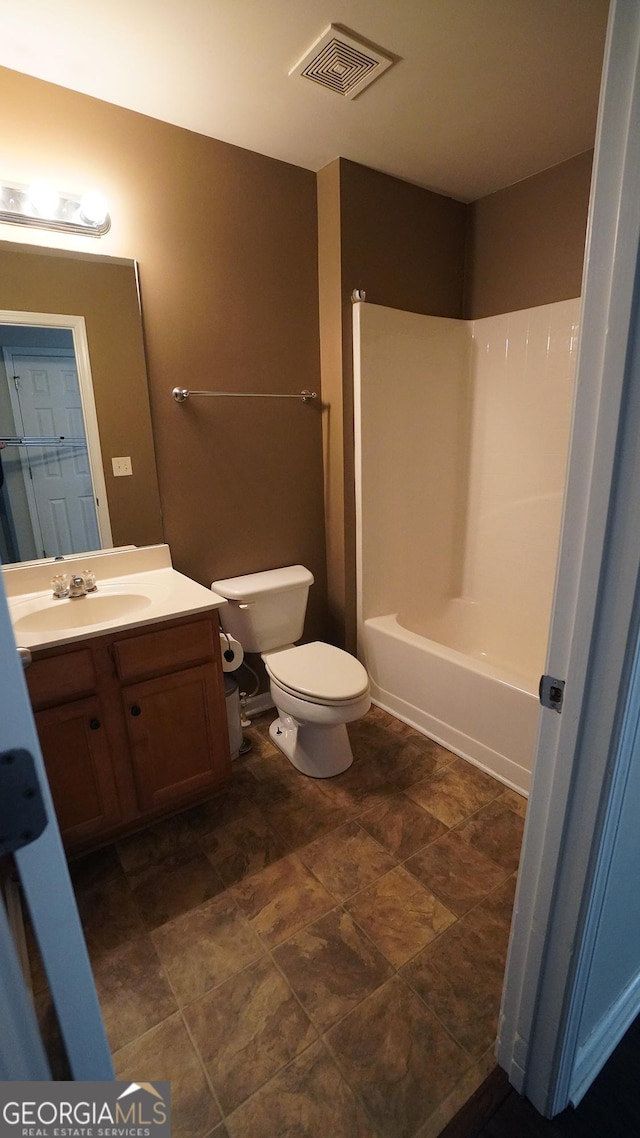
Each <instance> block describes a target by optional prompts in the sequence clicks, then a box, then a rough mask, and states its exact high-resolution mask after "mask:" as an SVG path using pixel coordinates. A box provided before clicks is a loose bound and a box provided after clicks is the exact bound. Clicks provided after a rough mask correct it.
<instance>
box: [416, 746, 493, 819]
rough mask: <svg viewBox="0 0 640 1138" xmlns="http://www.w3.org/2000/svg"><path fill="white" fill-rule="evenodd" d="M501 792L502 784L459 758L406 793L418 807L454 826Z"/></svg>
mask: <svg viewBox="0 0 640 1138" xmlns="http://www.w3.org/2000/svg"><path fill="white" fill-rule="evenodd" d="M501 790H502V785H501V783H499V782H497V780H496V779H494V778H492V777H491V775H488V774H485V772H484V771H481V770H479V769H478V768H477V767H474V766H472V765H471V763H467V762H465V761H464V759H458V758H456V759H454V760H453V762H451V763H450V764H449V765H448V766H446V767H444V768H443V769H441V770H438V771H436V773H435V774H434V775H432V776H431V777H430V778H427V779H424V780H423V781H422V782H418V783H416V784H415V785H413V786H411V787H409V788H408V789H407V791H406V793H407V794H408V795H409V797H410V798H412V799H413V801H414V802H417V803H418V806H422V807H423V808H424V809H425V810H428V811H429V813H430V814H435V816H436V818H439V819H440V821H441V822H444V824H445V826H449V827H451V826H457V825H458V823H459V822H462V821H463V820H464V819H465V818H467V817H468V816H469V815H470V814H474V813H475V811H476V810H479V809H480V807H481V806H486V804H487V803H488V802H490V801H491V799H492V798H496V797H497V796H498V794H500V792H501Z"/></svg>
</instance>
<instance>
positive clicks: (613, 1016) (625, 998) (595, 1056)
mask: <svg viewBox="0 0 640 1138" xmlns="http://www.w3.org/2000/svg"><path fill="white" fill-rule="evenodd" d="M639 1012H640V972H638V973H636V975H635V976H634V977H633V980H631V982H630V983H629V984H627V987H626V988H625V989H624V991H623V992H621V993H620V995H619V996H618V999H617V1000H616V1002H615V1003H614V1004H613V1005H612V1006H611V1007H610V1008H609V1011H608V1012H607V1013H606V1015H605V1016H603V1018H602V1019H601V1020H600V1023H599V1024H598V1026H597V1027H596V1028H594V1030H593V1031H592V1032H591V1035H590V1036H589V1038H588V1039H587V1041H586V1043H585V1044H583V1046H582V1047H581V1048H579V1049H578V1052H577V1054H576V1061H575V1064H574V1068H573V1077H572V1079H571V1091H570V1094H569V1099H570V1102H571V1104H572V1106H577V1105H578V1103H579V1102H580V1100H581V1098H582V1097H583V1096H584V1095H585V1094H586V1092H587V1091H588V1090H589V1087H590V1086H591V1084H592V1082H593V1080H594V1079H595V1078H596V1076H597V1075H599V1074H600V1071H601V1070H602V1068H603V1067H604V1065H605V1063H606V1062H607V1059H609V1058H610V1056H611V1055H612V1054H613V1052H614V1051H615V1049H616V1047H617V1046H618V1044H619V1042H620V1040H621V1039H622V1037H623V1035H624V1034H625V1033H626V1032H627V1031H628V1029H629V1028H630V1027H631V1024H632V1023H633V1021H634V1020H635V1019H636V1017H637V1015H638V1013H639Z"/></svg>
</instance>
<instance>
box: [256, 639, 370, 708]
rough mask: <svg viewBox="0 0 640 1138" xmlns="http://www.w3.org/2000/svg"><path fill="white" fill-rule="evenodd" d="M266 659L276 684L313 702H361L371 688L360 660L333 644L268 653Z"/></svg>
mask: <svg viewBox="0 0 640 1138" xmlns="http://www.w3.org/2000/svg"><path fill="white" fill-rule="evenodd" d="M262 658H263V660H264V663H265V666H266V669H267V672H268V673H269V675H270V676H271V677H272V679H274V680H275V681H276V683H279V684H281V685H282V686H283V687H284V688H287V689H288V690H289V691H290V692H292V693H293V694H294V695H295V694H300V695H302V696H308V698H309V699H312V700H331V701H336V700H347V699H357V697H358V696H360V695H364V693H365V692H366V691H367V689H368V687H369V677H368V675H367V673H366V671H365V669H364V668H363V666H362V664H361V663H360V661H359V660H356V658H355V656H350V655H349V653H348V652H343V651H342V649H341V648H335V647H334V646H333V645H332V644H322V643H321V642H320V641H316V642H315V643H314V644H300V645H298V647H294V648H283V649H282V650H281V651H280V652H265V654H264V655H263V657H262Z"/></svg>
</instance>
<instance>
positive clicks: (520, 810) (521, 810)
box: [498, 789, 528, 818]
mask: <svg viewBox="0 0 640 1138" xmlns="http://www.w3.org/2000/svg"><path fill="white" fill-rule="evenodd" d="M498 802H504V803H506V805H507V806H509V807H510V808H511V810H515V812H516V814H519V815H520V817H521V818H524V817H525V815H526V813H527V806H528V801H527V799H526V798H525V796H524V794H518V792H517V791H516V790H510V789H507V790H504V791H503V792H502V794H501V795H500V796H499V798H498Z"/></svg>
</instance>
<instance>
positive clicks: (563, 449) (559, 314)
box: [462, 300, 580, 670]
mask: <svg viewBox="0 0 640 1138" xmlns="http://www.w3.org/2000/svg"><path fill="white" fill-rule="evenodd" d="M579 311H580V301H579V300H568V301H562V302H559V303H556V304H549V305H544V306H542V307H538V308H532V309H526V310H523V311H521V312H512V313H509V314H507V315H503V316H492V317H487V318H486V319H483V320H476V321H474V322H473V323H472V324H471V334H472V352H471V371H472V388H473V407H472V414H471V437H470V462H469V494H468V506H467V523H466V538H465V545H464V558H463V565H464V568H463V584H462V595H463V596H464V597H465V598H468V599H470V600H473V602H475V603H476V604H478V605H479V606H480V607H481V608H482V609H484V610H486V611H487V612H494V613H495V612H496V610H499V611H500V612H501V613H502V618H501V619H499V620H497V622H496V635H497V638H498V643H496V644H495V645H491V646H490V650H491V649H492V650H493V651H495V652H497V653H498V654H499V655H501V656H502V657H503V658H505V659H507V658H508V657H509V655H511V656H513V652H511V653H510V652H509V651H508V650H507V654H506V656H505V649H507V645H505V644H504V643H503V641H504V636H503V632H505V633H506V635H507V637H508V638H510V639H511V641H512V642H513V641H516V642H517V643H518V645H522V644H523V643H525V644H527V645H528V646H529V656H530V658H531V660H532V661H535V662H536V665H535V667H536V670H537V669H540V670H541V669H542V666H543V662H544V654H545V648H546V641H547V630H548V624H549V616H550V612H551V601H552V595H553V583H554V575H555V562H556V551H557V547H558V539H559V534H560V523H561V513H562V500H563V491H564V480H565V469H566V462H567V452H568V441H569V432H570V425H571V407H572V398H573V377H574V372H575V362H576V352H577V340H578V320H579ZM516 654H517V655H521V652H520V649H518V652H517V653H516Z"/></svg>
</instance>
